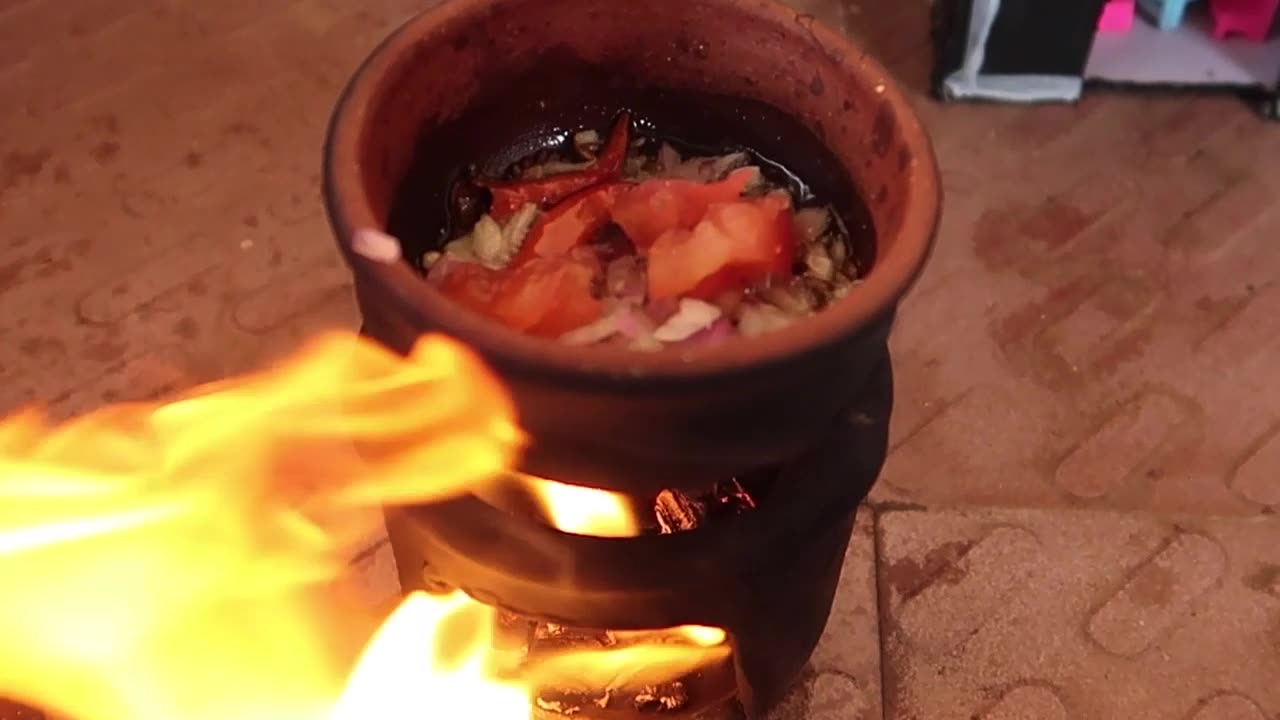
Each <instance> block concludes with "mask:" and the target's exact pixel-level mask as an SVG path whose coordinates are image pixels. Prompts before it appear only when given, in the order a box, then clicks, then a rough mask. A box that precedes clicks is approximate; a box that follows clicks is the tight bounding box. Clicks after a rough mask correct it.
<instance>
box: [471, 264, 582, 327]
mask: <svg viewBox="0 0 1280 720" xmlns="http://www.w3.org/2000/svg"><path fill="white" fill-rule="evenodd" d="M598 271H599V268H598V267H597V266H595V265H594V264H592V263H590V262H587V261H585V260H581V259H576V258H568V257H558V258H539V259H536V260H533V261H531V262H529V263H526V264H525V265H522V266H520V267H517V268H515V269H513V270H510V271H509V273H508V274H507V276H506V277H505V278H504V279H503V282H502V284H501V288H500V289H499V290H498V293H497V295H496V296H495V297H494V299H493V305H492V315H493V316H494V317H495V318H497V319H498V320H499V321H500V322H502V323H503V324H504V325H507V326H508V327H511V328H514V329H516V330H520V331H523V332H527V333H530V334H534V335H545V336H556V335H561V334H563V333H566V332H568V331H570V330H573V329H576V328H579V327H582V326H583V325H586V324H588V323H591V322H594V321H595V320H597V319H599V318H600V316H601V314H602V307H601V304H600V301H599V300H597V299H596V298H595V296H594V295H593V294H592V292H591V291H592V285H593V284H594V282H595V276H596V274H597V273H598Z"/></svg>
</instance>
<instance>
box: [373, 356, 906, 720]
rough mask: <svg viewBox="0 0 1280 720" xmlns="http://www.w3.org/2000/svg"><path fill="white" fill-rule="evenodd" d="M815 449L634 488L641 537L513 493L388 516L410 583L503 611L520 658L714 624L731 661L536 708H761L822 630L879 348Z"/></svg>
mask: <svg viewBox="0 0 1280 720" xmlns="http://www.w3.org/2000/svg"><path fill="white" fill-rule="evenodd" d="M882 358H883V361H882V362H881V363H880V365H879V367H878V369H877V371H876V372H875V373H874V374H873V375H872V376H871V378H870V379H869V381H868V382H867V383H866V384H865V386H864V387H863V388H862V391H861V393H860V394H859V397H858V400H857V402H855V403H854V404H853V405H852V406H851V407H849V408H848V409H847V411H846V412H845V413H843V414H842V416H841V418H840V420H839V422H837V423H836V425H835V426H834V427H833V428H832V430H831V432H830V433H829V435H828V436H827V437H826V438H825V439H824V440H823V441H822V442H821V443H820V444H819V445H818V446H816V447H815V448H813V449H812V450H811V451H810V452H808V453H805V454H804V455H802V456H800V457H797V458H795V459H793V460H791V461H789V462H785V463H782V464H779V465H777V466H774V467H769V468H764V469H760V470H757V471H755V472H752V473H748V474H745V475H743V476H741V477H739V478H730V479H726V480H723V481H721V482H718V483H709V484H708V485H707V486H706V487H705V488H703V489H702V490H701V491H698V490H694V489H688V488H686V489H667V490H664V491H662V492H660V493H659V494H658V495H656V496H651V495H644V496H637V497H635V498H633V499H634V504H635V505H636V506H637V507H640V508H650V509H651V516H650V527H649V528H647V533H646V534H645V535H642V536H640V537H634V538H599V537H586V536H579V535H570V534H566V533H562V532H560V531H558V530H556V529H554V528H552V527H551V526H550V525H548V524H547V523H546V522H545V521H541V520H539V519H538V518H537V517H536V513H532V512H520V511H519V510H518V509H515V510H514V511H513V508H518V507H519V503H510V504H507V505H506V507H504V508H503V509H499V508H498V507H495V506H494V505H493V504H490V503H489V502H486V500H484V499H481V498H478V497H474V496H469V497H465V498H462V499H458V500H455V501H452V502H448V503H443V504H440V505H434V506H428V507H421V508H415V509H408V510H403V509H399V510H388V511H387V516H386V517H387V528H388V531H389V532H390V535H391V542H392V547H393V549H394V552H395V556H396V562H397V565H398V567H399V569H400V579H401V583H402V585H403V587H404V588H405V590H413V589H425V590H431V591H445V590H450V589H454V588H461V589H463V590H464V591H466V592H467V593H468V594H470V595H471V596H472V597H474V598H476V599H479V600H481V601H483V602H486V603H488V604H490V605H492V606H495V607H497V608H500V609H501V610H503V611H504V612H503V618H504V623H503V624H504V627H503V628H502V633H501V635H502V636H503V637H504V638H506V639H507V641H508V642H509V643H510V645H509V646H508V647H507V648H506V649H508V650H515V651H516V652H517V653H518V654H519V655H526V654H531V655H534V656H536V654H537V653H538V651H539V649H540V648H543V649H545V648H553V649H554V648H557V647H561V646H563V645H564V644H566V643H573V642H579V643H585V644H588V645H591V644H597V643H603V642H608V641H609V640H608V635H607V634H606V633H602V632H599V631H583V630H569V628H576V629H580V628H609V629H612V630H647V629H654V628H669V627H676V626H682V625H703V626H712V627H719V628H723V629H725V630H726V631H727V632H728V636H729V642H730V645H731V647H732V649H733V655H732V665H731V666H730V667H718V668H706V669H704V670H703V671H702V672H701V673H699V674H698V675H697V676H694V677H691V678H686V679H684V680H682V681H679V682H677V683H674V684H672V685H668V686H661V687H654V688H643V689H639V692H637V689H636V688H630V689H624V688H599V689H597V691H596V692H595V693H594V694H583V693H574V694H567V695H565V694H558V693H556V691H555V689H554V688H545V689H542V691H541V692H540V695H539V698H538V706H539V708H540V710H541V712H542V715H543V717H546V718H554V717H572V716H581V717H588V718H613V717H618V718H643V717H646V716H651V714H652V713H660V714H661V716H662V717H688V718H695V717H696V718H706V719H708V720H710V719H712V718H717V719H718V718H733V717H738V716H739V715H738V713H740V712H743V711H745V712H746V714H747V715H748V716H749V717H761V716H763V715H764V714H765V713H766V712H767V710H768V709H769V708H771V707H772V706H774V705H775V704H776V703H777V702H778V701H779V700H781V699H782V697H783V695H784V694H785V692H786V691H787V690H788V689H789V687H790V686H791V684H792V683H793V682H794V681H795V680H796V678H797V677H798V675H799V673H800V672H801V670H802V668H803V667H804V665H805V664H806V662H807V661H808V659H809V655H810V653H812V651H813V649H814V646H815V645H816V643H817V641H818V638H819V637H820V636H821V634H822V631H823V629H824V627H825V626H826V622H827V617H828V614H829V613H830V611H831V604H832V599H833V597H834V593H835V590H836V584H837V582H838V581H839V576H840V567H841V562H842V560H843V558H844V554H845V549H846V547H847V546H848V544H849V539H850V534H851V532H852V529H853V521H854V513H855V510H856V508H857V506H858V504H859V503H860V502H861V501H862V499H863V498H864V497H865V496H866V494H867V493H868V491H869V490H870V488H871V486H872V484H873V483H874V481H875V479H876V476H877V475H878V473H879V471H880V468H881V465H882V464H883V461H884V458H885V452H886V446H887V442H888V419H889V414H890V410H891V407H892V401H893V383H892V375H891V370H890V364H889V362H888V354H887V352H885V353H884V354H883V355H882Z"/></svg>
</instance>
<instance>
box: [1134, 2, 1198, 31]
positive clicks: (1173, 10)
mask: <svg viewBox="0 0 1280 720" xmlns="http://www.w3.org/2000/svg"><path fill="white" fill-rule="evenodd" d="M1192 1H1193V0H1138V7H1140V8H1142V11H1143V12H1144V13H1145V14H1146V15H1147V16H1148V17H1150V18H1152V19H1153V20H1154V21H1155V23H1156V27H1159V28H1160V29H1161V30H1173V29H1174V28H1176V27H1178V26H1179V25H1181V24H1182V16H1183V15H1184V14H1185V13H1186V11H1187V4H1188V3H1190V2H1192Z"/></svg>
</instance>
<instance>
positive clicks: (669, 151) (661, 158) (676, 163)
mask: <svg viewBox="0 0 1280 720" xmlns="http://www.w3.org/2000/svg"><path fill="white" fill-rule="evenodd" d="M683 163H684V158H682V157H680V151H678V150H676V149H675V148H673V147H671V145H670V144H669V143H662V147H661V148H659V149H658V172H660V173H668V172H672V171H674V170H675V169H676V168H678V167H680V165H681V164H683Z"/></svg>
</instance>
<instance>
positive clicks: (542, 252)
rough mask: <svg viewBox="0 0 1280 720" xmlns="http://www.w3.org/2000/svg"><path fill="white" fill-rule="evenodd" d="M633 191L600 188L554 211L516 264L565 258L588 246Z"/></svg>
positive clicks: (542, 219) (536, 227) (533, 232)
mask: <svg viewBox="0 0 1280 720" xmlns="http://www.w3.org/2000/svg"><path fill="white" fill-rule="evenodd" d="M632 187H633V186H632V185H629V184H627V183H610V184H607V185H597V186H596V187H593V188H588V189H586V190H583V191H582V192H580V193H578V194H577V195H574V196H573V197H570V198H568V199H566V200H565V201H564V202H562V203H560V204H559V205H556V206H555V207H553V208H551V209H550V210H548V211H547V212H546V214H544V215H543V216H542V217H540V218H538V221H537V222H536V223H534V225H533V227H532V228H530V230H529V235H528V236H527V237H526V238H525V241H524V244H523V245H522V246H521V247H520V252H519V253H518V254H517V255H516V257H515V260H514V261H513V263H514V264H515V265H522V264H524V263H525V262H528V261H529V260H532V259H533V258H536V257H554V256H557V255H564V254H565V253H567V252H569V251H570V250H572V249H573V248H575V247H578V246H579V245H583V244H585V243H586V242H588V241H589V240H591V238H592V237H593V236H594V235H595V234H596V233H598V232H599V231H600V229H601V228H603V227H604V226H605V225H606V224H608V223H609V216H610V213H611V211H612V210H613V207H614V205H615V204H616V203H617V202H618V199H619V198H621V197H622V196H623V195H625V194H626V193H627V192H628V191H630V190H631V188H632Z"/></svg>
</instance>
